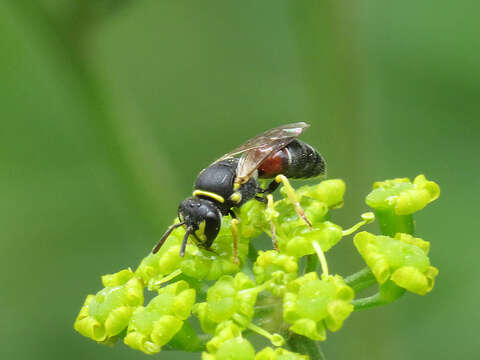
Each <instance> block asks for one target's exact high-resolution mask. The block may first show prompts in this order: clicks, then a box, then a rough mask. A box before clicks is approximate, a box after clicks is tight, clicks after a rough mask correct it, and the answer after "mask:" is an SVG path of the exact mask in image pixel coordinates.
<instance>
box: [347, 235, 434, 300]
mask: <svg viewBox="0 0 480 360" xmlns="http://www.w3.org/2000/svg"><path fill="white" fill-rule="evenodd" d="M354 243H355V246H356V247H357V249H358V251H359V253H360V254H361V255H362V257H363V258H364V260H365V262H366V263H367V265H368V267H369V268H370V269H371V270H372V272H373V274H374V275H375V278H376V279H377V281H378V283H379V284H380V285H382V284H385V283H386V282H387V281H388V280H391V281H393V282H394V283H395V284H396V285H397V286H399V287H401V288H404V289H406V290H408V291H410V292H413V293H415V294H419V295H425V294H426V293H428V292H430V291H431V290H432V288H433V285H434V280H435V277H436V276H437V274H438V270H437V268H435V267H433V266H431V265H430V260H429V258H428V256H427V254H428V249H429V244H428V242H426V241H424V240H422V239H419V238H415V237H413V236H411V235H408V234H402V233H398V234H397V235H396V236H395V238H392V237H388V236H375V235H373V234H370V233H368V232H361V233H358V234H357V235H356V236H355V238H354Z"/></svg>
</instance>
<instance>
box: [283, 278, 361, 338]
mask: <svg viewBox="0 0 480 360" xmlns="http://www.w3.org/2000/svg"><path fill="white" fill-rule="evenodd" d="M353 297H354V292H353V290H352V288H350V287H349V286H347V285H346V284H345V282H344V281H343V279H342V277H340V276H338V275H335V276H325V277H324V278H323V279H322V280H320V279H319V278H318V275H317V273H315V272H311V273H308V274H305V275H304V276H302V277H300V278H298V279H296V280H294V281H292V282H291V283H290V284H289V285H288V291H287V293H286V294H285V296H284V298H283V318H284V319H285V321H286V322H288V323H290V324H292V326H291V327H290V330H292V331H293V332H295V333H297V334H299V335H303V336H306V337H308V338H310V339H312V340H325V339H326V330H325V327H327V328H328V329H329V330H330V331H337V330H339V329H340V328H341V327H342V324H343V321H344V320H345V319H346V318H347V317H348V316H349V315H350V313H351V312H352V311H353V305H352V304H351V301H352V300H353Z"/></svg>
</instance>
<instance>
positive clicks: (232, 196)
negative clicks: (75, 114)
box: [230, 191, 242, 204]
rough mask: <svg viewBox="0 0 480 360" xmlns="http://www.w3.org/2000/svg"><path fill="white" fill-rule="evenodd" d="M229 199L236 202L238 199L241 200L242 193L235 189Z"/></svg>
mask: <svg viewBox="0 0 480 360" xmlns="http://www.w3.org/2000/svg"><path fill="white" fill-rule="evenodd" d="M230 200H232V201H233V202H234V203H237V204H238V203H239V202H240V201H242V194H241V193H240V192H238V191H236V192H234V193H233V194H232V195H231V196H230Z"/></svg>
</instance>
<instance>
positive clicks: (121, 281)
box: [74, 269, 143, 343]
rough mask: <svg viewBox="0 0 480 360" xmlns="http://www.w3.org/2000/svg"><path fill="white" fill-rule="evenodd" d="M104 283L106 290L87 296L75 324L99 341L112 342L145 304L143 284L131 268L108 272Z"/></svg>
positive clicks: (80, 330) (84, 333)
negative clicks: (113, 272) (109, 273)
mask: <svg viewBox="0 0 480 360" xmlns="http://www.w3.org/2000/svg"><path fill="white" fill-rule="evenodd" d="M102 283H103V286H105V288H104V289H103V290H101V291H99V292H98V293H97V294H96V295H88V296H87V298H86V300H85V303H84V304H83V307H82V309H81V310H80V313H79V314H78V316H77V319H76V320H75V325H74V327H75V330H77V331H78V332H79V333H80V334H82V335H84V336H87V337H89V338H91V339H93V340H95V341H98V342H105V343H111V342H113V341H115V339H116V337H117V336H118V335H119V334H120V333H121V332H122V331H123V330H125V328H126V327H127V326H128V323H129V321H130V318H131V316H132V314H133V311H134V310H135V309H136V308H138V307H139V306H140V305H142V304H143V285H142V283H141V281H140V280H139V279H138V278H137V277H135V275H134V274H133V272H132V271H131V270H130V269H128V270H122V271H120V272H118V273H116V274H113V275H105V276H103V277H102Z"/></svg>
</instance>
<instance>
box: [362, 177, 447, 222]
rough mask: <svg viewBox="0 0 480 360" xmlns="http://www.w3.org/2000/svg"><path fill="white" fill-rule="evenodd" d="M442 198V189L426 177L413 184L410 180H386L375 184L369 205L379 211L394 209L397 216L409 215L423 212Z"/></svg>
mask: <svg viewBox="0 0 480 360" xmlns="http://www.w3.org/2000/svg"><path fill="white" fill-rule="evenodd" d="M439 196H440V188H439V186H438V185H437V184H436V183H434V182H433V181H428V180H427V179H426V178H425V176H424V175H418V176H417V177H416V178H415V179H414V180H413V183H412V182H411V181H410V179H408V178H402V179H393V180H386V181H381V182H376V183H374V184H373V191H372V192H371V193H370V194H369V195H368V196H367V205H368V206H370V207H372V208H374V209H379V210H387V209H393V210H394V211H395V214H397V215H409V214H413V213H414V212H416V211H419V210H422V209H423V208H424V207H425V206H427V204H428V203H430V202H432V201H434V200H436V199H437V198H438V197H439Z"/></svg>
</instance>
